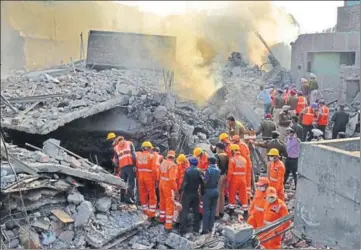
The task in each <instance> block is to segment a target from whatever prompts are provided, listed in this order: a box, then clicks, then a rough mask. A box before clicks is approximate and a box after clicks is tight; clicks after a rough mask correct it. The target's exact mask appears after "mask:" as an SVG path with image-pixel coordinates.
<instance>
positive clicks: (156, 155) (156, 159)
mask: <svg viewBox="0 0 361 250" xmlns="http://www.w3.org/2000/svg"><path fill="white" fill-rule="evenodd" d="M153 155H154V162H155V165H156V171H157V181H159V168H160V164H161V163H162V161H163V155H160V154H159V153H158V152H153Z"/></svg>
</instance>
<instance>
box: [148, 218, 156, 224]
mask: <svg viewBox="0 0 361 250" xmlns="http://www.w3.org/2000/svg"><path fill="white" fill-rule="evenodd" d="M148 221H149V222H151V223H155V222H156V220H155V217H148Z"/></svg>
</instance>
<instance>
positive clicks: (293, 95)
mask: <svg viewBox="0 0 361 250" xmlns="http://www.w3.org/2000/svg"><path fill="white" fill-rule="evenodd" d="M297 104H298V97H297V92H296V91H295V90H293V89H291V90H290V96H289V97H288V105H289V106H290V111H289V112H290V114H291V116H294V115H296V108H297Z"/></svg>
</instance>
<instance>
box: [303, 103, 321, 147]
mask: <svg viewBox="0 0 361 250" xmlns="http://www.w3.org/2000/svg"><path fill="white" fill-rule="evenodd" d="M317 114H318V104H317V103H312V105H311V106H310V107H307V108H305V109H304V110H303V111H302V112H301V113H300V121H301V125H302V127H303V138H302V140H301V141H306V138H307V133H309V135H311V130H312V129H313V124H314V121H315V119H317ZM310 139H311V136H309V137H308V138H307V140H308V141H309V140H310Z"/></svg>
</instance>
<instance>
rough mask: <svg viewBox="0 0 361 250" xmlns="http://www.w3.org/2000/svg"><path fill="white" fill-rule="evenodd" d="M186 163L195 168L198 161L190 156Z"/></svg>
mask: <svg viewBox="0 0 361 250" xmlns="http://www.w3.org/2000/svg"><path fill="white" fill-rule="evenodd" d="M188 161H189V163H190V164H191V165H192V166H197V165H198V159H197V158H196V157H193V156H191V157H189V158H188Z"/></svg>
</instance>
